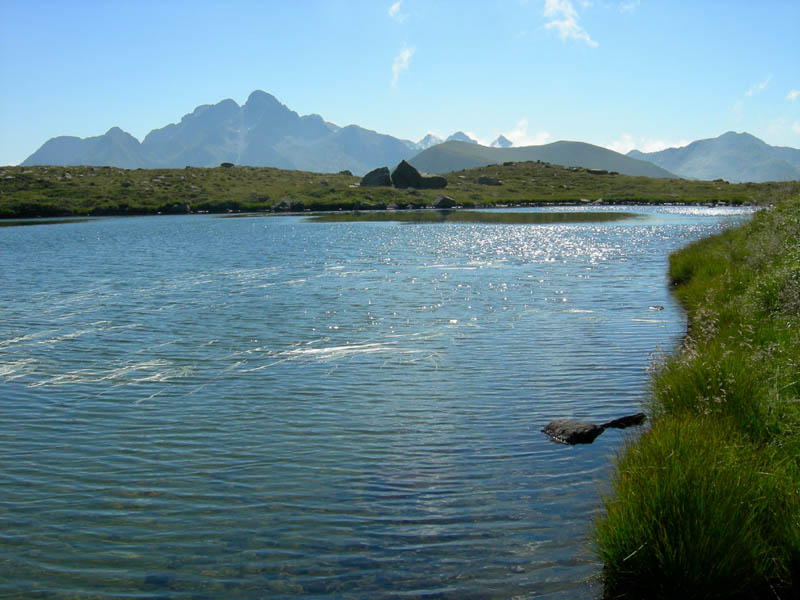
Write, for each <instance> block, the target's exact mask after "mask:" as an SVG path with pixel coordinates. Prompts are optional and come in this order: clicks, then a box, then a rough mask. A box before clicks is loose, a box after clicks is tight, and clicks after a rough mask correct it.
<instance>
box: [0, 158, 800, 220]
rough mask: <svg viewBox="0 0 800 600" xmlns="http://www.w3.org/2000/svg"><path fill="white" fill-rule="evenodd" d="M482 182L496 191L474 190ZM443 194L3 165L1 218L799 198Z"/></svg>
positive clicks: (658, 187) (326, 182) (538, 169)
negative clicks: (449, 202) (444, 203)
mask: <svg viewBox="0 0 800 600" xmlns="http://www.w3.org/2000/svg"><path fill="white" fill-rule="evenodd" d="M481 176H490V177H496V178H498V179H500V180H501V182H502V184H501V185H499V186H488V185H481V184H479V183H478V179H479V178H480V177H481ZM446 178H447V180H448V186H447V188H446V189H445V190H413V191H411V192H409V190H400V189H393V188H361V187H359V186H358V185H357V184H358V182H359V181H360V178H359V177H354V176H351V175H348V174H346V173H339V174H320V173H309V172H304V171H287V170H281V169H274V168H271V167H242V166H236V167H217V168H213V169H205V168H186V169H133V170H130V169H119V168H116V167H85V166H84V167H81V166H78V167H55V166H51V167H2V168H0V218H25V217H64V216H102V215H136V214H157V213H163V214H175V213H186V212H213V213H227V212H253V211H265V212H266V211H273V212H280V211H288V210H291V211H295V212H302V211H332V210H370V209H384V208H389V207H392V206H394V207H397V208H424V207H428V206H431V205H432V204H433V203H434V201H435V199H436V197H437V196H438V195H440V194H442V193H444V194H446V195H448V196H450V197H452V198H453V199H454V200H455V201H456V202H457V203H458V204H459V205H460V206H463V207H465V208H484V207H492V206H505V205H514V206H518V205H538V204H559V203H569V204H576V203H577V204H580V203H584V204H585V203H589V202H600V203H603V204H640V203H725V204H764V203H769V202H772V201H774V199H775V198H776V197H781V196H786V195H789V194H791V193H797V192H800V182H778V183H762V184H728V183H725V182H722V181H688V180H684V179H654V178H648V177H630V176H627V175H619V174H615V173H604V174H595V173H592V172H591V171H589V170H587V169H582V168H579V167H560V166H557V165H550V164H547V163H540V162H522V163H508V164H503V165H492V166H488V167H480V168H476V169H468V170H464V171H458V172H455V173H448V174H446Z"/></svg>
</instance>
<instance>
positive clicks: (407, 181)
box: [392, 160, 422, 189]
mask: <svg viewBox="0 0 800 600" xmlns="http://www.w3.org/2000/svg"><path fill="white" fill-rule="evenodd" d="M392 183H393V184H394V186H395V187H398V188H410V187H413V188H415V189H419V188H421V187H422V185H421V183H422V175H420V174H419V171H417V170H416V169H415V168H414V167H412V166H411V165H410V164H408V163H407V162H406V161H404V160H401V161H400V164H399V165H397V166H396V167H395V169H394V171H392Z"/></svg>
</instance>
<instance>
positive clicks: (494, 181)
mask: <svg viewBox="0 0 800 600" xmlns="http://www.w3.org/2000/svg"><path fill="white" fill-rule="evenodd" d="M478 183H480V184H481V185H500V180H499V179H498V178H497V177H489V176H488V175H481V176H480V177H478Z"/></svg>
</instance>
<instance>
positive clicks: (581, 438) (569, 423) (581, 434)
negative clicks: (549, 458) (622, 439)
mask: <svg viewBox="0 0 800 600" xmlns="http://www.w3.org/2000/svg"><path fill="white" fill-rule="evenodd" d="M645 421H647V416H646V415H645V414H644V413H636V414H635V415H627V416H625V417H620V418H619V419H614V420H613V421H609V422H608V423H604V424H603V425H595V424H594V423H589V422H588V421H574V420H572V419H558V420H556V421H552V422H550V423H548V424H547V425H545V426H544V429H542V432H543V433H544V434H545V435H546V436H548V437H549V438H550V439H551V440H553V441H554V442H560V443H562V444H591V443H592V442H593V441H594V440H595V438H596V437H597V436H598V435H600V434H601V433H603V432H604V431H605V430H606V429H612V428H613V429H625V428H626V427H632V426H633V425H641V424H642V423H644V422H645Z"/></svg>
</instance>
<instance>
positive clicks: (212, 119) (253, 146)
mask: <svg viewBox="0 0 800 600" xmlns="http://www.w3.org/2000/svg"><path fill="white" fill-rule="evenodd" d="M420 149H421V148H420V147H419V146H418V145H417V144H415V143H414V142H411V141H408V140H400V139H397V138H395V137H392V136H390V135H384V134H381V133H377V132H375V131H371V130H369V129H365V128H363V127H359V126H358V125H348V126H347V127H339V126H337V125H334V124H333V123H328V122H326V121H325V120H323V118H322V117H320V116H319V115H313V114H312V115H306V116H300V115H298V114H297V113H296V112H294V111H292V110H290V109H289V108H287V107H286V106H284V105H283V104H281V103H280V102H279V101H278V100H277V99H276V98H275V97H274V96H272V95H270V94H267V93H266V92H263V91H260V90H259V91H255V92H253V93H252V94H250V96H249V98H248V99H247V102H246V103H245V104H244V105H243V106H239V105H238V104H237V103H236V102H234V101H233V100H230V99H228V100H222V101H221V102H219V103H217V104H214V105H207V104H206V105H202V106H198V107H197V108H196V109H194V111H192V112H191V113H189V114H187V115H185V116H184V117H183V118H182V119H181V121H180V122H179V123H172V124H170V125H166V126H165V127H162V128H160V129H154V130H153V131H151V132H150V133H148V134H147V136H146V137H145V138H144V140H143V141H142V142H141V143H140V142H139V141H138V140H137V139H136V138H135V137H133V136H132V135H130V134H128V133H125V132H124V131H122V130H121V129H119V128H118V127H113V128H111V129H110V130H109V131H108V132H106V133H105V134H104V135H101V136H96V137H89V138H77V137H70V136H62V137H56V138H52V139H50V140H48V141H47V142H45V143H44V145H42V147H41V148H39V149H38V150H37V151H36V152H34V153H33V154H32V155H31V156H29V157H28V158H27V159H26V160H25V161H24V162H23V163H22V165H23V166H25V165H46V164H51V165H110V166H117V167H121V168H129V169H130V168H140V167H141V168H182V167H184V166H187V165H191V166H196V167H215V166H218V165H219V164H220V163H223V162H231V163H235V164H243V165H251V166H270V167H278V168H283V169H296V170H305V171H316V172H321V173H330V172H338V171H342V170H350V171H352V172H354V173H357V174H363V173H366V172H367V171H368V170H370V169H372V168H374V166H375V165H376V164H396V163H398V162H399V161H401V160H403V159H406V158H409V157H411V156H413V155H414V154H415V153H416V152H418V151H419V150H420Z"/></svg>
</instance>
